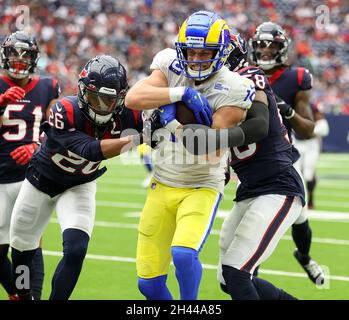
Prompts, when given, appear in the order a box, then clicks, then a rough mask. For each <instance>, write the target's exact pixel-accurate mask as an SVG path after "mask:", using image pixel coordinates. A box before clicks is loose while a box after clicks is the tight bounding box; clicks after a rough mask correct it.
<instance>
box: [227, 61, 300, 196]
mask: <svg viewBox="0 0 349 320" xmlns="http://www.w3.org/2000/svg"><path fill="white" fill-rule="evenodd" d="M239 73H240V74H241V75H243V76H245V77H248V78H249V79H251V80H252V81H253V82H254V83H255V86H256V90H263V91H264V92H265V94H266V95H267V98H268V103H269V131H268V135H267V137H266V138H264V139H262V140H261V141H259V142H257V143H252V144H249V145H247V146H241V147H234V148H231V154H232V159H231V167H232V168H233V169H234V171H235V173H236V174H237V176H238V178H239V180H240V181H241V184H240V185H239V187H238V189H237V192H236V200H237V201H241V200H244V199H248V198H252V197H256V196H259V195H263V194H283V195H290V196H292V195H294V196H300V197H301V198H302V199H303V201H304V188H303V184H302V180H301V178H300V176H299V175H298V173H297V172H296V170H295V169H294V168H293V161H292V145H291V143H290V141H289V139H288V134H287V130H286V128H285V126H284V124H283V123H282V118H281V115H280V113H279V110H278V108H277V105H276V101H275V98H274V95H273V91H272V89H271V87H270V85H269V83H268V80H267V79H266V76H265V74H264V72H263V71H262V70H261V69H259V68H257V67H246V68H243V69H241V70H240V71H239ZM252 108H253V106H252ZM247 115H248V114H247Z"/></svg>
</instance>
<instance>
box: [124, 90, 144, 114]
mask: <svg viewBox="0 0 349 320" xmlns="http://www.w3.org/2000/svg"><path fill="white" fill-rule="evenodd" d="M125 106H126V107H127V108H129V109H133V110H143V109H144V106H145V104H144V99H143V98H142V95H141V94H139V93H138V92H137V91H135V90H132V89H130V91H129V92H128V93H127V95H126V97H125Z"/></svg>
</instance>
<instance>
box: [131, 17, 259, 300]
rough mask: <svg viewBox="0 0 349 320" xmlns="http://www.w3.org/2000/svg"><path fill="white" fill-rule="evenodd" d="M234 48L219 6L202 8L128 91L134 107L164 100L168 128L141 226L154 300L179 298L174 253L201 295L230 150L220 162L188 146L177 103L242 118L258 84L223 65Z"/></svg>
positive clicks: (226, 122)
mask: <svg viewBox="0 0 349 320" xmlns="http://www.w3.org/2000/svg"><path fill="white" fill-rule="evenodd" d="M230 51H231V44H230V30H229V27H228V26H227V24H226V22H225V21H224V20H223V19H222V18H221V17H220V16H218V15H217V14H216V13H214V12H209V11H198V12H195V13H194V14H192V15H191V16H190V17H189V18H188V19H186V20H185V21H184V23H183V24H182V26H181V28H180V31H179V35H178V41H177V42H176V50H173V49H169V48H167V49H164V50H162V51H160V52H158V53H157V54H156V56H155V57H154V60H153V62H152V64H151V66H150V69H151V71H152V72H151V74H150V76H148V77H147V78H145V79H142V80H140V81H138V82H137V83H136V84H135V85H134V86H133V87H132V88H131V89H130V91H129V93H128V94H127V96H126V105H127V106H128V107H129V108H133V109H153V108H158V107H160V109H161V112H162V116H161V121H162V124H163V125H164V127H165V129H167V130H168V131H167V132H168V137H166V138H167V139H165V140H164V141H162V142H160V143H159V144H158V150H157V151H156V155H155V161H154V178H153V180H152V181H151V183H150V186H149V188H148V196H147V200H146V203H145V205H144V209H143V212H142V216H141V219H140V225H139V230H138V246H137V274H138V277H139V281H138V287H139V290H140V291H141V293H142V294H143V295H144V296H145V297H146V298H147V299H157V300H160V299H172V295H171V293H170V292H169V290H168V288H167V286H166V279H167V274H168V268H169V265H170V261H171V258H172V260H173V263H174V265H175V268H176V277H177V280H178V283H179V288H180V297H181V299H196V298H197V295H198V289H199V285H200V281H201V276H202V266H201V263H200V261H199V252H200V250H201V248H202V246H203V244H204V242H205V240H206V239H207V236H208V235H209V232H210V229H211V227H212V224H213V221H214V217H215V214H216V211H217V208H218V205H219V202H220V200H221V197H222V192H223V189H224V180H225V175H224V169H225V164H226V160H227V157H228V152H227V151H224V150H223V151H222V152H221V153H220V156H219V157H217V159H218V160H217V161H216V162H215V163H213V162H212V161H209V160H208V159H207V158H206V157H205V156H204V157H203V156H201V157H200V156H194V155H192V154H190V153H188V152H187V151H186V150H185V148H184V146H183V144H182V143H181V142H180V141H179V140H178V139H177V137H176V136H175V135H174V133H176V129H178V128H180V127H181V124H180V123H179V122H178V121H177V120H176V119H175V111H176V105H175V102H177V101H183V102H184V103H185V104H186V105H187V107H188V108H189V109H191V110H192V111H193V113H194V114H195V117H196V120H197V122H198V123H200V124H206V125H208V126H212V127H214V128H227V127H233V126H236V125H237V124H239V123H240V122H241V121H243V120H244V118H245V115H246V111H247V109H249V108H250V106H251V103H252V100H253V98H254V95H255V89H254V84H253V83H252V82H251V81H250V80H249V79H246V78H244V77H241V76H240V75H238V74H237V73H233V72H230V71H229V69H228V68H227V67H225V66H224V63H225V61H226V59H227V57H228V55H229V53H230ZM212 113H213V116H212ZM165 131H166V130H165Z"/></svg>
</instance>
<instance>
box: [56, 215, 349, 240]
mask: <svg viewBox="0 0 349 320" xmlns="http://www.w3.org/2000/svg"><path fill="white" fill-rule="evenodd" d="M51 223H55V224H58V219H56V218H52V219H51ZM94 225H95V226H96V227H104V228H115V229H137V228H138V224H137V223H123V222H109V221H100V220H96V221H95V224H94ZM211 234H212V235H219V230H215V229H212V230H211ZM281 240H287V241H293V240H292V237H291V236H287V235H285V236H283V237H282V239H281ZM312 241H313V242H314V243H325V244H333V245H343V246H349V240H343V239H331V238H317V237H314V238H312Z"/></svg>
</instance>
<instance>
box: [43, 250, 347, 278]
mask: <svg viewBox="0 0 349 320" xmlns="http://www.w3.org/2000/svg"><path fill="white" fill-rule="evenodd" d="M43 253H44V255H46V256H55V257H61V256H62V252H59V251H50V250H43ZM86 259H89V260H101V261H115V262H128V263H135V262H136V259H135V258H131V257H118V256H104V255H98V254H87V255H86ZM202 267H203V268H204V269H207V270H217V266H216V265H213V264H205V263H204V264H203V265H202ZM259 273H261V274H269V275H276V276H286V277H296V278H307V275H306V274H305V273H298V272H288V271H281V270H268V269H260V270H259ZM328 279H329V280H336V281H348V282H349V277H346V276H334V275H330V276H329V277H328Z"/></svg>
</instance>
